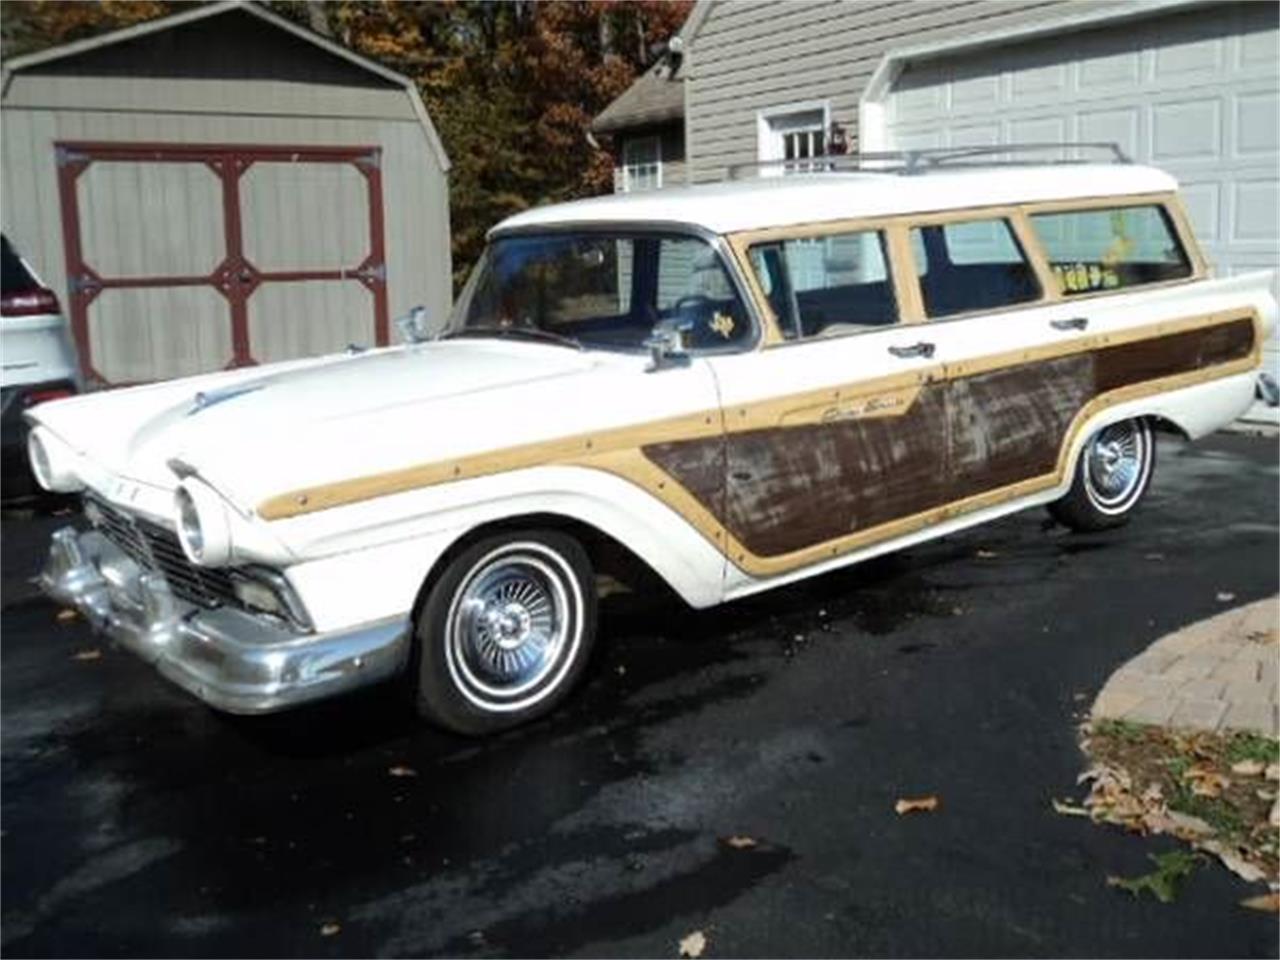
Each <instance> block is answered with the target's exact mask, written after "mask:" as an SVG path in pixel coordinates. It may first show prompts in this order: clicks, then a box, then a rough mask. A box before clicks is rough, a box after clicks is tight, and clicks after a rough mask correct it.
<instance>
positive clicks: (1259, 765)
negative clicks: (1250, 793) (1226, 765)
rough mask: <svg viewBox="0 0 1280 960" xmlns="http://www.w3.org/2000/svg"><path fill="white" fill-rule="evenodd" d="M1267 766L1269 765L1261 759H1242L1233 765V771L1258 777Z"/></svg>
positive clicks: (1245, 775) (1243, 775)
mask: <svg viewBox="0 0 1280 960" xmlns="http://www.w3.org/2000/svg"><path fill="white" fill-rule="evenodd" d="M1266 768H1267V765H1266V764H1265V763H1263V762H1262V761H1261V760H1241V761H1240V762H1239V763H1233V764H1232V765H1231V772H1232V773H1238V774H1240V776H1242V777H1256V776H1257V775H1258V774H1260V773H1262V771H1263V770H1265V769H1266Z"/></svg>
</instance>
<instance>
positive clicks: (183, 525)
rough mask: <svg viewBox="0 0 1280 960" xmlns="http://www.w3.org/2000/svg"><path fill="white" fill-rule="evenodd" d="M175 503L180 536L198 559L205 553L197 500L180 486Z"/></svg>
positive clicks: (189, 551) (192, 554)
mask: <svg viewBox="0 0 1280 960" xmlns="http://www.w3.org/2000/svg"><path fill="white" fill-rule="evenodd" d="M174 502H175V504H176V506H177V508H178V536H179V538H180V539H181V540H182V546H183V549H185V550H186V551H187V553H188V554H190V555H191V557H192V559H198V558H199V557H200V556H201V554H203V553H204V537H203V536H201V533H200V514H199V513H197V512H196V502H195V500H194V498H192V496H191V494H190V493H188V492H187V491H186V490H183V489H181V488H179V490H178V493H177V497H176V499H175V501H174Z"/></svg>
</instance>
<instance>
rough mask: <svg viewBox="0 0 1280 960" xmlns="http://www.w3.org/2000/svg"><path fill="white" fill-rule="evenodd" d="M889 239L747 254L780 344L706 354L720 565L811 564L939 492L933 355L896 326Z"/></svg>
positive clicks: (847, 239)
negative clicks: (718, 435) (721, 441)
mask: <svg viewBox="0 0 1280 960" xmlns="http://www.w3.org/2000/svg"><path fill="white" fill-rule="evenodd" d="M888 259H889V258H888V256H887V246H886V239H885V236H884V235H883V233H882V232H880V231H874V230H868V231H860V232H846V233H835V234H826V235H815V236H812V237H808V236H801V237H795V236H790V237H788V238H786V239H777V240H769V239H765V240H762V241H761V242H759V243H755V244H753V245H752V246H751V247H750V248H749V261H750V264H751V268H752V270H753V271H754V274H755V277H756V279H757V281H758V282H759V285H760V287H761V288H762V292H763V293H764V295H765V297H766V298H767V300H768V302H769V305H770V307H771V309H772V312H773V313H774V314H775V315H776V317H777V320H778V326H779V328H780V330H781V334H782V337H783V339H782V342H780V343H775V344H772V345H769V346H766V348H765V349H763V350H761V351H758V352H756V353H752V354H744V355H738V356H729V357H720V358H715V359H713V360H712V361H711V364H712V368H713V370H714V371H715V374H716V378H717V380H718V382H719V386H720V394H721V402H722V405H723V410H724V418H725V431H726V485H725V505H724V522H725V527H726V529H727V531H728V533H729V535H730V536H731V538H732V539H731V541H730V542H729V544H728V547H727V549H728V554H729V559H730V561H732V562H733V563H734V564H735V565H737V566H738V567H739V568H740V569H741V570H742V571H744V572H745V573H747V574H749V575H751V576H755V577H768V576H774V575H779V574H783V573H786V572H789V571H790V570H793V569H798V568H799V567H803V566H809V565H811V564H815V563H821V562H823V561H825V560H831V559H834V558H837V557H839V556H840V555H841V554H843V553H847V552H849V551H851V550H854V549H857V548H858V547H860V546H862V545H864V544H866V543H868V542H871V541H873V540H875V539H879V538H883V537H884V536H891V535H893V531H895V530H902V531H904V532H905V531H906V530H908V529H912V528H913V527H912V524H914V523H915V520H914V519H913V518H914V517H916V515H918V514H920V513H921V512H922V511H924V510H927V509H928V508H929V507H932V506H934V505H936V504H937V503H939V502H941V501H943V500H944V499H945V498H946V496H947V442H946V440H947V437H946V433H947V395H946V388H945V384H944V383H943V382H942V379H941V370H942V360H943V358H942V356H941V355H939V354H938V352H937V350H936V345H935V344H932V343H930V342H929V340H928V337H926V336H923V335H922V333H924V332H927V331H925V328H924V327H921V326H914V325H905V324H902V323H900V314H901V311H900V309H899V303H898V301H899V300H900V299H901V295H900V293H899V292H898V291H897V290H896V289H895V284H894V282H893V279H892V278H891V276H890V272H889V270H888Z"/></svg>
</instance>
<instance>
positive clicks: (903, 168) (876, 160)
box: [729, 140, 1133, 180]
mask: <svg viewBox="0 0 1280 960" xmlns="http://www.w3.org/2000/svg"><path fill="white" fill-rule="evenodd" d="M1047 151H1054V152H1056V153H1057V154H1059V155H1058V156H1057V157H1050V158H1043V157H1041V158H1034V157H1027V156H1026V154H1037V153H1045V152H1047ZM1069 151H1076V152H1083V151H1092V152H1094V153H1095V154H1101V155H1102V157H1101V158H1099V157H1098V156H1095V157H1093V158H1092V159H1091V158H1087V157H1083V156H1069V155H1067V154H1068V152H1069ZM1019 154H1022V155H1023V156H1021V157H1020V156H1018V155H1019ZM992 157H997V158H1000V159H991V158H992ZM1006 157H1007V158H1006ZM1099 159H1102V160H1104V161H1105V162H1108V163H1132V162H1133V161H1132V160H1131V159H1130V158H1129V156H1128V154H1126V153H1125V152H1124V151H1123V150H1121V149H1120V145H1119V144H1117V143H1115V142H1113V141H1102V140H1093V141H1064V142H1061V143H997V144H990V145H983V146H965V147H931V148H927V149H922V150H881V151H871V152H867V153H843V154H828V155H824V156H819V157H798V158H793V159H790V160H760V161H754V162H752V163H736V164H734V165H733V166H731V167H730V168H729V179H731V180H737V179H740V178H741V177H743V176H746V175H747V174H750V173H759V172H761V171H763V170H774V169H780V170H782V171H783V172H795V173H839V172H842V171H847V170H865V171H868V172H872V173H900V174H906V175H914V174H920V173H929V172H930V171H933V170H939V169H943V168H948V167H957V166H960V167H975V166H978V167H1025V166H1043V165H1049V164H1072V163H1089V162H1095V163H1096V162H1097V161H1098V160H1099Z"/></svg>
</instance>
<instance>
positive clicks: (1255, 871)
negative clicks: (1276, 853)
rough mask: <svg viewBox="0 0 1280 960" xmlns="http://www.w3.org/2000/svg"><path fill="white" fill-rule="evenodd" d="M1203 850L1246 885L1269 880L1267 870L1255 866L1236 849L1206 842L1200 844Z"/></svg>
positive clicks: (1215, 842)
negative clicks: (1214, 857)
mask: <svg viewBox="0 0 1280 960" xmlns="http://www.w3.org/2000/svg"><path fill="white" fill-rule="evenodd" d="M1199 846H1200V849H1201V850H1207V851H1208V852H1209V853H1212V854H1213V855H1214V856H1216V857H1217V858H1218V859H1219V860H1221V861H1222V865H1223V866H1224V867H1226V868H1227V869H1228V870H1230V871H1231V872H1232V873H1234V874H1235V875H1236V876H1237V877H1239V878H1240V879H1241V880H1243V881H1245V882H1246V883H1257V882H1258V881H1259V880H1265V879H1267V874H1266V871H1265V870H1262V869H1261V868H1259V867H1256V866H1254V865H1253V864H1252V863H1250V862H1249V861H1248V860H1246V859H1245V858H1244V857H1242V856H1240V853H1239V851H1237V850H1236V849H1235V848H1234V847H1228V846H1225V845H1224V844H1222V843H1220V842H1218V841H1217V840H1206V841H1204V842H1203V843H1201V844H1199Z"/></svg>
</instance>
